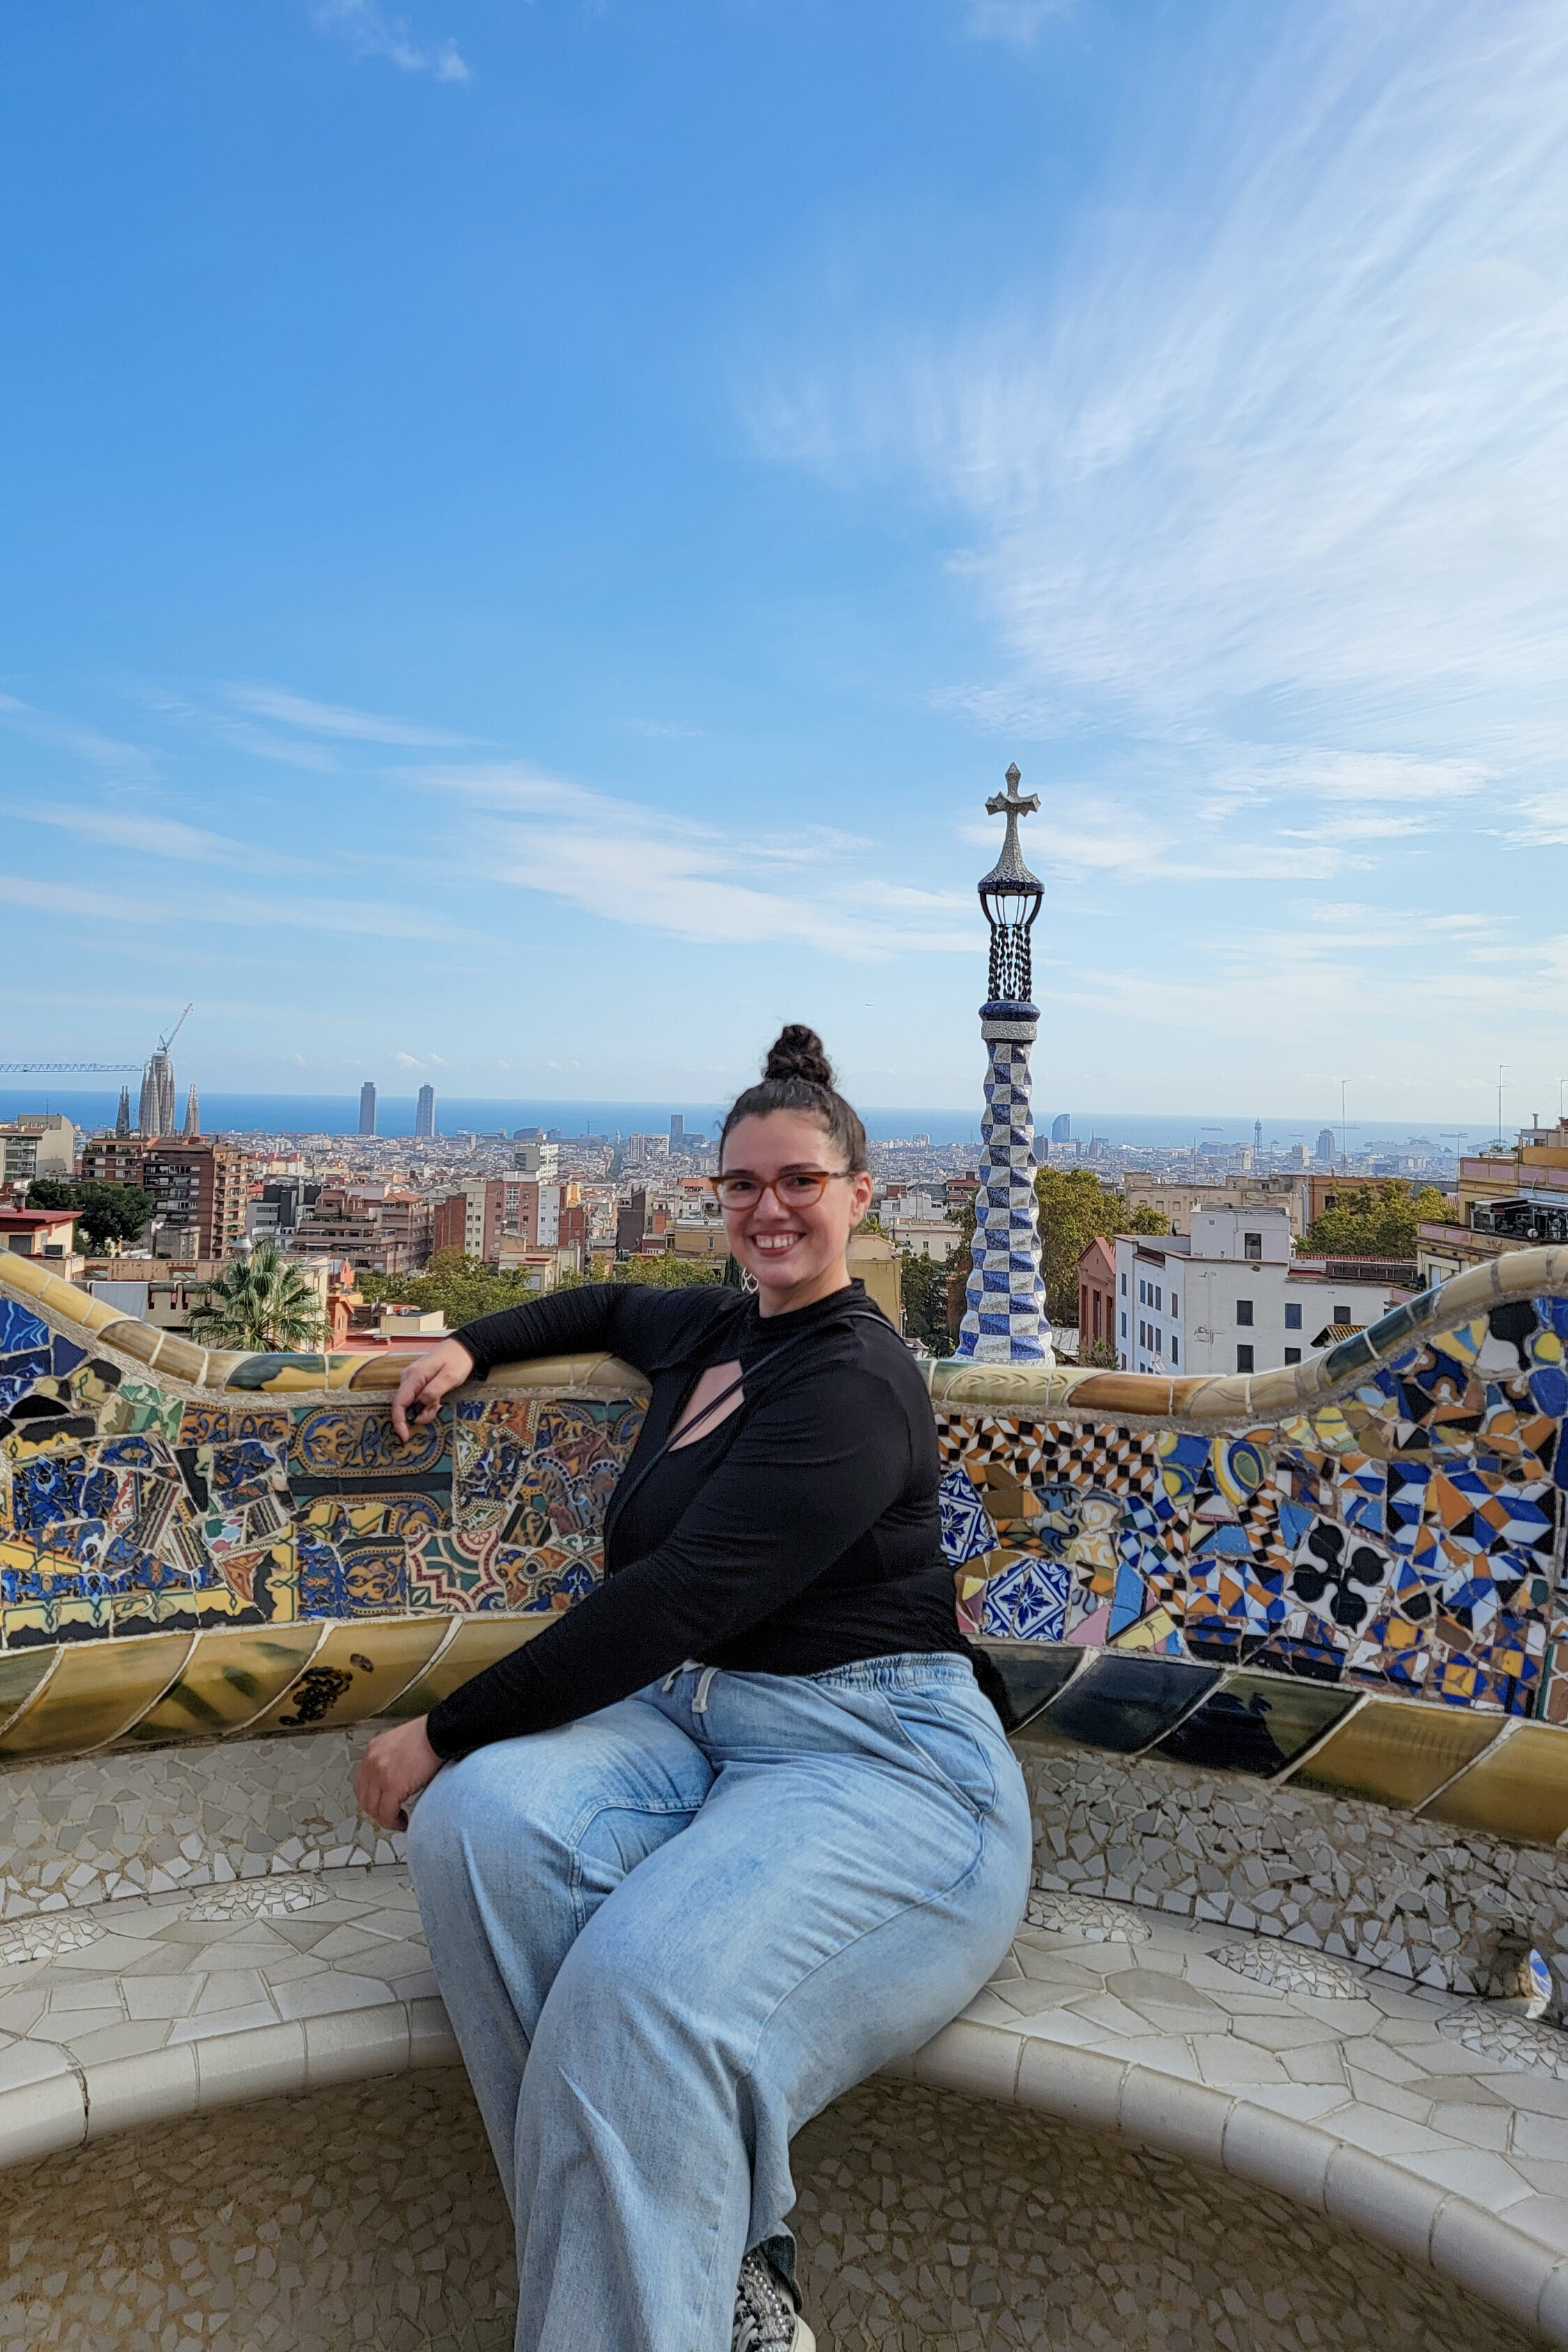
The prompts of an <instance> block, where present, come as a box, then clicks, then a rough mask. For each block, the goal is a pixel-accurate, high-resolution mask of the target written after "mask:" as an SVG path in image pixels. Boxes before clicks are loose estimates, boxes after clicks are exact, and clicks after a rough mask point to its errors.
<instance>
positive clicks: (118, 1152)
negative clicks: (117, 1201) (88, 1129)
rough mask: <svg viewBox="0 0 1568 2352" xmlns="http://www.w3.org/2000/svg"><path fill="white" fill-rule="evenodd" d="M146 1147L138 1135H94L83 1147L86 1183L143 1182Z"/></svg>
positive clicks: (83, 1178)
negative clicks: (143, 1160)
mask: <svg viewBox="0 0 1568 2352" xmlns="http://www.w3.org/2000/svg"><path fill="white" fill-rule="evenodd" d="M146 1150H147V1146H146V1144H145V1143H144V1142H143V1141H142V1138H141V1137H140V1136H138V1135H92V1136H89V1138H88V1139H87V1141H86V1142H85V1143H84V1144H83V1145H82V1147H81V1176H82V1181H83V1183H84V1184H140V1183H141V1181H142V1158H143V1156H144V1154H145V1153H146Z"/></svg>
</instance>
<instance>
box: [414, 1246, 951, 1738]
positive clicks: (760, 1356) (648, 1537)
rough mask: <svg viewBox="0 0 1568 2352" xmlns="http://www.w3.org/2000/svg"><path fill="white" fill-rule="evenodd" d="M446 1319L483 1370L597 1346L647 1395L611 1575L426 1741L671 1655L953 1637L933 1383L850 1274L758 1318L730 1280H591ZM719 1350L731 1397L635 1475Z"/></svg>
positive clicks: (489, 1672)
mask: <svg viewBox="0 0 1568 2352" xmlns="http://www.w3.org/2000/svg"><path fill="white" fill-rule="evenodd" d="M457 1336H458V1339H460V1340H461V1341H462V1344H463V1346H464V1347H465V1348H467V1349H468V1351H469V1353H470V1354H471V1355H472V1357H473V1359H474V1369H475V1370H476V1372H478V1373H483V1372H488V1371H489V1369H490V1367H491V1366H492V1365H494V1364H499V1363H511V1362H516V1361H517V1360H519V1359H521V1358H523V1357H528V1356H542V1355H560V1354H574V1353H579V1352H582V1351H584V1350H586V1349H609V1350H610V1351H611V1353H613V1354H615V1355H616V1356H620V1357H622V1358H624V1359H625V1360H626V1362H627V1363H629V1364H633V1365H635V1366H636V1367H637V1370H638V1371H640V1372H642V1373H643V1374H644V1375H645V1376H646V1378H647V1380H648V1381H649V1382H650V1384H651V1389H652V1394H651V1397H650V1400H649V1403H648V1410H647V1418H646V1420H645V1421H644V1423H643V1426H642V1431H641V1433H640V1434H639V1436H638V1438H637V1444H636V1446H635V1448H634V1449H633V1453H632V1455H631V1459H630V1461H629V1462H628V1464H627V1465H626V1471H625V1473H624V1474H623V1476H622V1479H621V1483H620V1486H619V1488H618V1490H617V1492H616V1496H613V1497H612V1499H611V1503H610V1507H609V1509H608V1511H607V1513H606V1515H605V1580H604V1582H603V1583H602V1584H600V1585H599V1586H598V1587H596V1588H595V1591H593V1592H591V1593H588V1594H587V1595H585V1596H584V1599H582V1600H581V1601H578V1602H577V1603H576V1604H575V1606H574V1607H573V1608H572V1609H570V1610H568V1611H567V1612H565V1613H564V1614H563V1616H560V1617H558V1618H556V1619H554V1620H553V1621H552V1622H551V1623H550V1624H549V1625H547V1626H546V1627H545V1629H544V1631H543V1632H542V1633H541V1634H539V1635H538V1636H537V1638H536V1639H535V1640H533V1641H531V1642H530V1643H527V1644H526V1645H525V1646H524V1647H523V1648H521V1649H519V1650H516V1651H514V1652H513V1653H512V1654H511V1655H510V1657H506V1658H502V1659H500V1661H499V1662H498V1664H495V1665H493V1666H489V1667H487V1668H486V1669H485V1671H484V1672H483V1673H482V1674H479V1675H474V1676H473V1678H472V1679H471V1680H470V1681H468V1682H466V1683H464V1684H463V1685H461V1686H460V1688H458V1690H455V1691H454V1692H453V1693H452V1694H451V1696H449V1697H447V1698H445V1699H443V1700H441V1701H440V1703H439V1704H438V1705H437V1706H435V1707H434V1708H433V1709H432V1710H431V1713H430V1716H429V1718H428V1725H427V1729H428V1733H429V1738H430V1744H431V1746H432V1747H433V1748H435V1750H436V1752H437V1755H438V1756H442V1757H447V1758H450V1757H455V1756H460V1755H466V1754H467V1753H468V1751H469V1750H470V1749H472V1748H481V1747H483V1746H485V1745H486V1743H487V1742H489V1741H490V1740H493V1739H506V1738H514V1737H515V1736H516V1735H518V1734H519V1733H521V1732H527V1731H542V1730H545V1729H547V1728H548V1727H551V1726H552V1725H554V1724H560V1723H570V1722H573V1721H574V1720H575V1719H576V1718H577V1717H579V1716H584V1715H589V1714H592V1713H593V1712H594V1711H595V1709H596V1708H598V1707H602V1706H610V1705H611V1704H612V1703H613V1702H614V1701H615V1700H616V1699H620V1698H625V1697H627V1696H629V1695H630V1694H631V1693H632V1692H633V1691H636V1690H640V1689H641V1688H642V1687H643V1686H644V1685H645V1684H647V1683H649V1682H652V1681H653V1680H654V1679H655V1678H656V1677H657V1676H658V1675H664V1674H668V1673H669V1672H670V1670H671V1669H672V1668H673V1667H676V1666H678V1665H679V1664H680V1663H681V1662H682V1660H683V1659H686V1658H700V1660H701V1661H702V1662H703V1664H707V1665H714V1666H721V1667H727V1668H730V1669H731V1670H732V1671H734V1672H737V1673H751V1674H773V1675H810V1674H820V1673H822V1672H824V1671H825V1670H826V1668H828V1667H830V1666H839V1665H847V1664H850V1663H851V1662H853V1661H854V1660H856V1659H859V1658H870V1657H881V1656H885V1655H888V1654H891V1653H894V1652H899V1651H927V1652H930V1651H942V1650H958V1649H960V1648H961V1647H962V1642H961V1637H960V1635H959V1632H958V1626H957V1622H956V1617H955V1613H954V1607H953V1589H952V1574H951V1571H950V1570H948V1568H947V1566H946V1564H945V1562H944V1560H943V1558H942V1527H941V1518H940V1514H939V1510H938V1505H937V1480H938V1477H939V1475H940V1471H939V1465H938V1458H937V1444H936V1423H935V1419H934V1416H933V1414H932V1411H931V1399H930V1397H929V1396H928V1395H927V1393H926V1389H925V1384H924V1382H923V1381H921V1376H920V1373H919V1371H918V1370H916V1368H915V1365H914V1363H913V1361H912V1360H911V1359H910V1354H909V1351H908V1349H906V1348H905V1347H904V1345H903V1342H902V1341H901V1340H900V1338H899V1336H898V1334H897V1332H896V1331H895V1330H894V1329H893V1327H892V1325H891V1324H890V1323H889V1321H888V1320H887V1318H886V1317H885V1316H883V1315H882V1314H881V1313H880V1312H879V1309H878V1308H876V1307H873V1306H872V1305H871V1303H870V1302H869V1300H868V1298H867V1296H866V1293H865V1290H864V1288H863V1286H862V1285H861V1284H859V1283H858V1282H855V1283H851V1284H850V1285H849V1286H848V1287H847V1289H844V1290H839V1291H835V1292H834V1293H833V1294H832V1295H831V1296H830V1297H827V1298H824V1299H820V1300H818V1302H817V1303H816V1305H815V1306H813V1307H801V1308H798V1309H797V1310H795V1312H794V1313H792V1314H785V1315H777V1316H770V1317H768V1318H766V1319H764V1318H762V1317H761V1316H759V1315H758V1313H757V1309H756V1302H755V1300H754V1299H752V1298H750V1297H746V1295H745V1294H744V1293H742V1292H740V1291H735V1290H728V1289H722V1290H721V1289H707V1288H702V1289H699V1288H692V1289H687V1290H659V1289H655V1288H653V1287H652V1286H649V1285H647V1284H641V1283H596V1284H589V1285H586V1286H584V1287H582V1288H580V1289H576V1290H567V1291H558V1292H556V1293H554V1294H553V1295H552V1296H551V1297H547V1298H542V1299H540V1300H538V1301H536V1302H533V1303H531V1304H530V1305H528V1306H526V1307H513V1308H510V1309H508V1310H506V1311H505V1312H503V1313H501V1314H499V1315H486V1316H482V1317H481V1318H479V1321H478V1322H475V1323H469V1324H467V1325H465V1327H464V1328H463V1329H462V1330H461V1331H459V1332H458V1335H457ZM785 1342H788V1343H789V1344H788V1346H787V1348H785V1349H784V1353H782V1354H781V1355H779V1356H778V1357H777V1360H776V1361H774V1362H773V1363H770V1362H768V1361H767V1359H768V1358H769V1357H770V1356H772V1355H773V1352H774V1351H775V1350H777V1349H780V1348H781V1347H784V1343H785ZM731 1360H738V1361H739V1363H740V1365H741V1367H742V1373H743V1374H744V1376H745V1387H744V1390H743V1391H742V1402H741V1405H740V1408H739V1410H738V1411H736V1412H731V1414H729V1416H728V1417H727V1418H726V1419H724V1420H722V1421H721V1422H719V1423H718V1424H717V1425H716V1426H710V1427H709V1429H708V1433H707V1434H705V1435H703V1436H700V1437H698V1438H696V1439H694V1440H693V1441H692V1442H691V1443H690V1444H685V1445H681V1446H679V1447H677V1448H676V1449H675V1450H674V1451H672V1452H670V1453H668V1454H664V1456H663V1458H662V1459H661V1460H658V1462H657V1463H656V1465H655V1466H654V1467H653V1468H652V1469H651V1470H650V1471H648V1473H647V1475H646V1476H641V1475H639V1474H640V1473H641V1472H642V1470H643V1468H644V1465H647V1463H648V1462H649V1461H651V1460H653V1457H654V1456H655V1455H657V1454H658V1450H659V1448H660V1447H661V1446H662V1445H663V1444H664V1443H665V1440H666V1439H667V1438H668V1435H669V1433H670V1432H671V1430H672V1428H673V1427H674V1426H675V1424H676V1423H677V1422H678V1421H679V1416H680V1414H681V1412H682V1411H683V1409H684V1407H685V1405H686V1403H687V1402H688V1400H689V1397H690V1395H691V1391H692V1390H693V1389H694V1388H695V1386H696V1384H697V1381H698V1380H699V1379H700V1376H701V1374H702V1372H703V1371H704V1370H707V1368H708V1367H709V1366H710V1365H713V1364H722V1363H728V1362H730V1361H731Z"/></svg>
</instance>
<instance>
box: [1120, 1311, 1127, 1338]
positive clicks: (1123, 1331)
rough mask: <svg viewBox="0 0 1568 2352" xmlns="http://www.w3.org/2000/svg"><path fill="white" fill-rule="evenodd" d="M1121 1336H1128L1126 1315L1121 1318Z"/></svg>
mask: <svg viewBox="0 0 1568 2352" xmlns="http://www.w3.org/2000/svg"><path fill="white" fill-rule="evenodd" d="M1121 1336H1122V1338H1123V1339H1126V1337H1127V1318H1126V1316H1125V1315H1124V1316H1123V1317H1122V1318H1121Z"/></svg>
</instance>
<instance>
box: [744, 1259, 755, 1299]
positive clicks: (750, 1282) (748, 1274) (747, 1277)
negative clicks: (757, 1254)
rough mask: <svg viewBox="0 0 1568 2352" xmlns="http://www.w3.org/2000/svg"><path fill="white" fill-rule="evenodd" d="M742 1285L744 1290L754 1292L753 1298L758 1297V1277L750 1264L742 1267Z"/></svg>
mask: <svg viewBox="0 0 1568 2352" xmlns="http://www.w3.org/2000/svg"><path fill="white" fill-rule="evenodd" d="M741 1287H742V1290H749V1291H750V1292H751V1294H752V1297H753V1298H754V1297H756V1294H757V1288H758V1285H757V1277H756V1276H755V1275H754V1274H753V1273H752V1271H751V1268H750V1267H749V1266H745V1267H742V1271H741Z"/></svg>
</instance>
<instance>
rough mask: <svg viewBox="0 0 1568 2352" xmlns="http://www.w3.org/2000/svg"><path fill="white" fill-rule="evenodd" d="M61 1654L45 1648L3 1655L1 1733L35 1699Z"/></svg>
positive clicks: (0, 1669) (0, 1664)
mask: <svg viewBox="0 0 1568 2352" xmlns="http://www.w3.org/2000/svg"><path fill="white" fill-rule="evenodd" d="M58 1655H59V1652H58V1650H42V1649H40V1650H13V1651H5V1652H4V1653H0V1730H3V1729H4V1728H5V1725H6V1724H7V1723H9V1722H10V1720H11V1717H13V1716H14V1715H15V1714H16V1709H17V1708H18V1707H19V1706H22V1705H24V1703H25V1702H26V1700H28V1699H30V1698H31V1697H32V1696H33V1693H34V1692H35V1691H36V1690H37V1687H38V1685H39V1684H40V1683H41V1682H42V1681H43V1679H44V1676H45V1675H47V1673H48V1671H49V1669H50V1667H51V1666H52V1665H53V1664H54V1663H55V1660H56V1659H57V1658H58Z"/></svg>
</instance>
